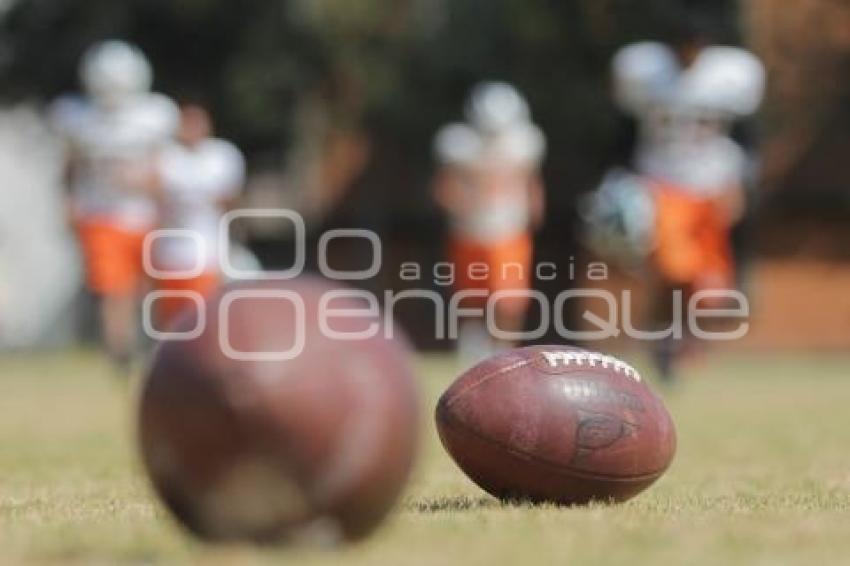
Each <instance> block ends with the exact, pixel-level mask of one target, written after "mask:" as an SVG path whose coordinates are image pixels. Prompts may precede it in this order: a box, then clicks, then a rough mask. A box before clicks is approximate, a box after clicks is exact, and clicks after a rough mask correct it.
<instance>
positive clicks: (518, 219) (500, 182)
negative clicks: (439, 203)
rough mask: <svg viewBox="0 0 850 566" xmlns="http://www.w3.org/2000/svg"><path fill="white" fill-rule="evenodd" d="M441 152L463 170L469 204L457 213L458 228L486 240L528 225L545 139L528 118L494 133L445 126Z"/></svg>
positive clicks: (455, 226)
mask: <svg viewBox="0 0 850 566" xmlns="http://www.w3.org/2000/svg"><path fill="white" fill-rule="evenodd" d="M435 150H436V153H437V158H438V159H439V160H440V161H441V162H442V163H443V164H445V165H449V166H453V167H456V168H457V169H458V170H459V171H460V172H461V182H460V187H458V188H459V190H461V191H463V192H462V194H461V195H459V196H460V198H461V199H462V200H466V201H467V203H468V206H462V207H460V209H459V210H458V211H456V212H454V213H453V215H452V217H451V219H450V221H451V225H452V230H453V232H454V233H455V234H457V235H459V236H462V237H464V238H467V239H471V240H473V241H477V242H481V243H492V242H497V241H499V240H503V239H508V238H512V237H515V236H516V235H518V234H521V233H523V232H525V231H526V230H528V226H529V223H530V222H531V204H530V202H529V198H528V187H527V186H525V183H527V182H528V180H529V172H531V171H536V170H537V168H538V167H539V165H540V161H541V160H542V159H543V156H544V153H545V150H546V142H545V138H544V136H543V133H542V132H541V131H540V129H539V128H537V127H536V126H535V125H533V124H531V123H528V122H525V123H521V124H517V125H515V126H513V127H512V128H511V129H509V130H507V131H504V132H502V133H500V134H497V135H494V136H487V135H483V134H481V133H479V132H478V131H477V130H476V129H474V128H472V127H471V126H468V125H466V124H450V125H448V126H445V127H444V128H442V129H441V130H440V131H439V132H438V133H437V137H436V140H435Z"/></svg>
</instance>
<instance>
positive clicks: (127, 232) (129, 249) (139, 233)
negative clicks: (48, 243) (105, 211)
mask: <svg viewBox="0 0 850 566" xmlns="http://www.w3.org/2000/svg"><path fill="white" fill-rule="evenodd" d="M75 228H76V232H77V238H78V239H79V242H80V248H81V249H82V254H83V262H84V264H85V270H86V284H87V286H88V287H89V289H91V291H92V292H93V293H95V294H98V295H106V296H124V295H130V294H133V293H137V292H138V291H139V288H140V286H141V283H142V281H143V280H144V268H143V266H142V246H143V244H144V241H145V235H146V234H147V233H148V230H147V229H127V228H124V227H121V226H118V225H117V224H115V223H111V222H109V221H108V220H101V219H98V220H80V221H78V222H77V223H76V226H75Z"/></svg>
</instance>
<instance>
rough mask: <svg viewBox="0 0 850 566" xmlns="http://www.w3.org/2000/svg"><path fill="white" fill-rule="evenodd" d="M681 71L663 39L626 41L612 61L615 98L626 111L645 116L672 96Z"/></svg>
mask: <svg viewBox="0 0 850 566" xmlns="http://www.w3.org/2000/svg"><path fill="white" fill-rule="evenodd" d="M680 72H681V66H680V65H679V62H678V60H677V59H676V55H675V54H674V53H673V50H672V49H670V48H669V47H667V46H666V45H664V44H663V43H657V42H652V41H645V42H640V43H633V44H631V45H627V46H626V47H623V48H622V49H620V50H619V51H618V52H617V54H616V55H615V56H614V61H613V63H612V64H611V74H612V79H613V86H614V98H615V100H616V102H617V104H618V105H619V107H620V108H621V109H622V110H623V111H625V112H629V113H631V114H634V115H637V116H642V115H643V114H645V113H646V112H647V111H648V110H649V109H650V108H651V107H652V106H653V105H655V104H658V103H660V102H665V101H666V100H668V99H669V98H670V97H672V96H673V94H674V91H675V89H676V82H677V80H678V78H679V73H680Z"/></svg>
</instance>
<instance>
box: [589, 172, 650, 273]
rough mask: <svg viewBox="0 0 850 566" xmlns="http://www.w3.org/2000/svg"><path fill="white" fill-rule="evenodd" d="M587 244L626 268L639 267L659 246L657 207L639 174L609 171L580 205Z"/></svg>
mask: <svg viewBox="0 0 850 566" xmlns="http://www.w3.org/2000/svg"><path fill="white" fill-rule="evenodd" d="M579 214H580V216H581V218H582V220H583V223H584V241H585V244H586V245H587V246H588V247H589V248H590V249H591V250H592V251H593V252H595V253H597V254H599V255H601V256H602V257H604V258H607V259H611V260H614V261H616V262H617V263H619V264H620V265H621V266H623V267H626V268H633V267H636V266H639V265H640V264H641V263H642V262H643V261H644V260H645V259H646V258H647V257H648V256H649V254H650V253H652V250H653V248H654V244H655V204H654V199H653V197H652V195H651V193H650V191H649V189H648V188H647V187H646V186H645V185H644V183H643V181H642V180H641V179H640V178H639V177H638V176H637V175H635V174H633V173H631V172H628V171H625V170H623V169H614V170H611V171H609V172H608V173H607V174H606V176H605V178H604V179H603V181H602V184H601V185H600V187H599V188H598V189H597V190H595V191H593V192H592V193H590V194H589V195H585V197H584V199H582V201H581V203H580V206H579Z"/></svg>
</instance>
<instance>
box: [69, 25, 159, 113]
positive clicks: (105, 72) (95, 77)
mask: <svg viewBox="0 0 850 566" xmlns="http://www.w3.org/2000/svg"><path fill="white" fill-rule="evenodd" d="M80 80H81V82H82V84H83V87H84V88H85V90H86V92H87V93H88V94H89V96H91V97H92V99H93V100H95V101H96V102H97V103H99V104H102V105H104V106H107V107H110V106H115V105H117V104H120V103H121V102H123V101H124V100H126V99H128V98H130V97H132V96H134V95H137V94H141V93H144V92H148V91H149V90H150V89H151V85H152V83H153V70H152V69H151V65H150V63H149V62H148V59H147V57H145V54H144V53H142V51H141V50H140V49H139V48H138V47H136V46H135V45H131V44H129V43H126V42H123V41H118V40H109V41H104V42H102V43H97V44H95V45H93V46H91V47H90V48H89V49H88V50H87V51H86V52H85V54H84V55H83V58H82V62H81V64H80Z"/></svg>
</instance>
